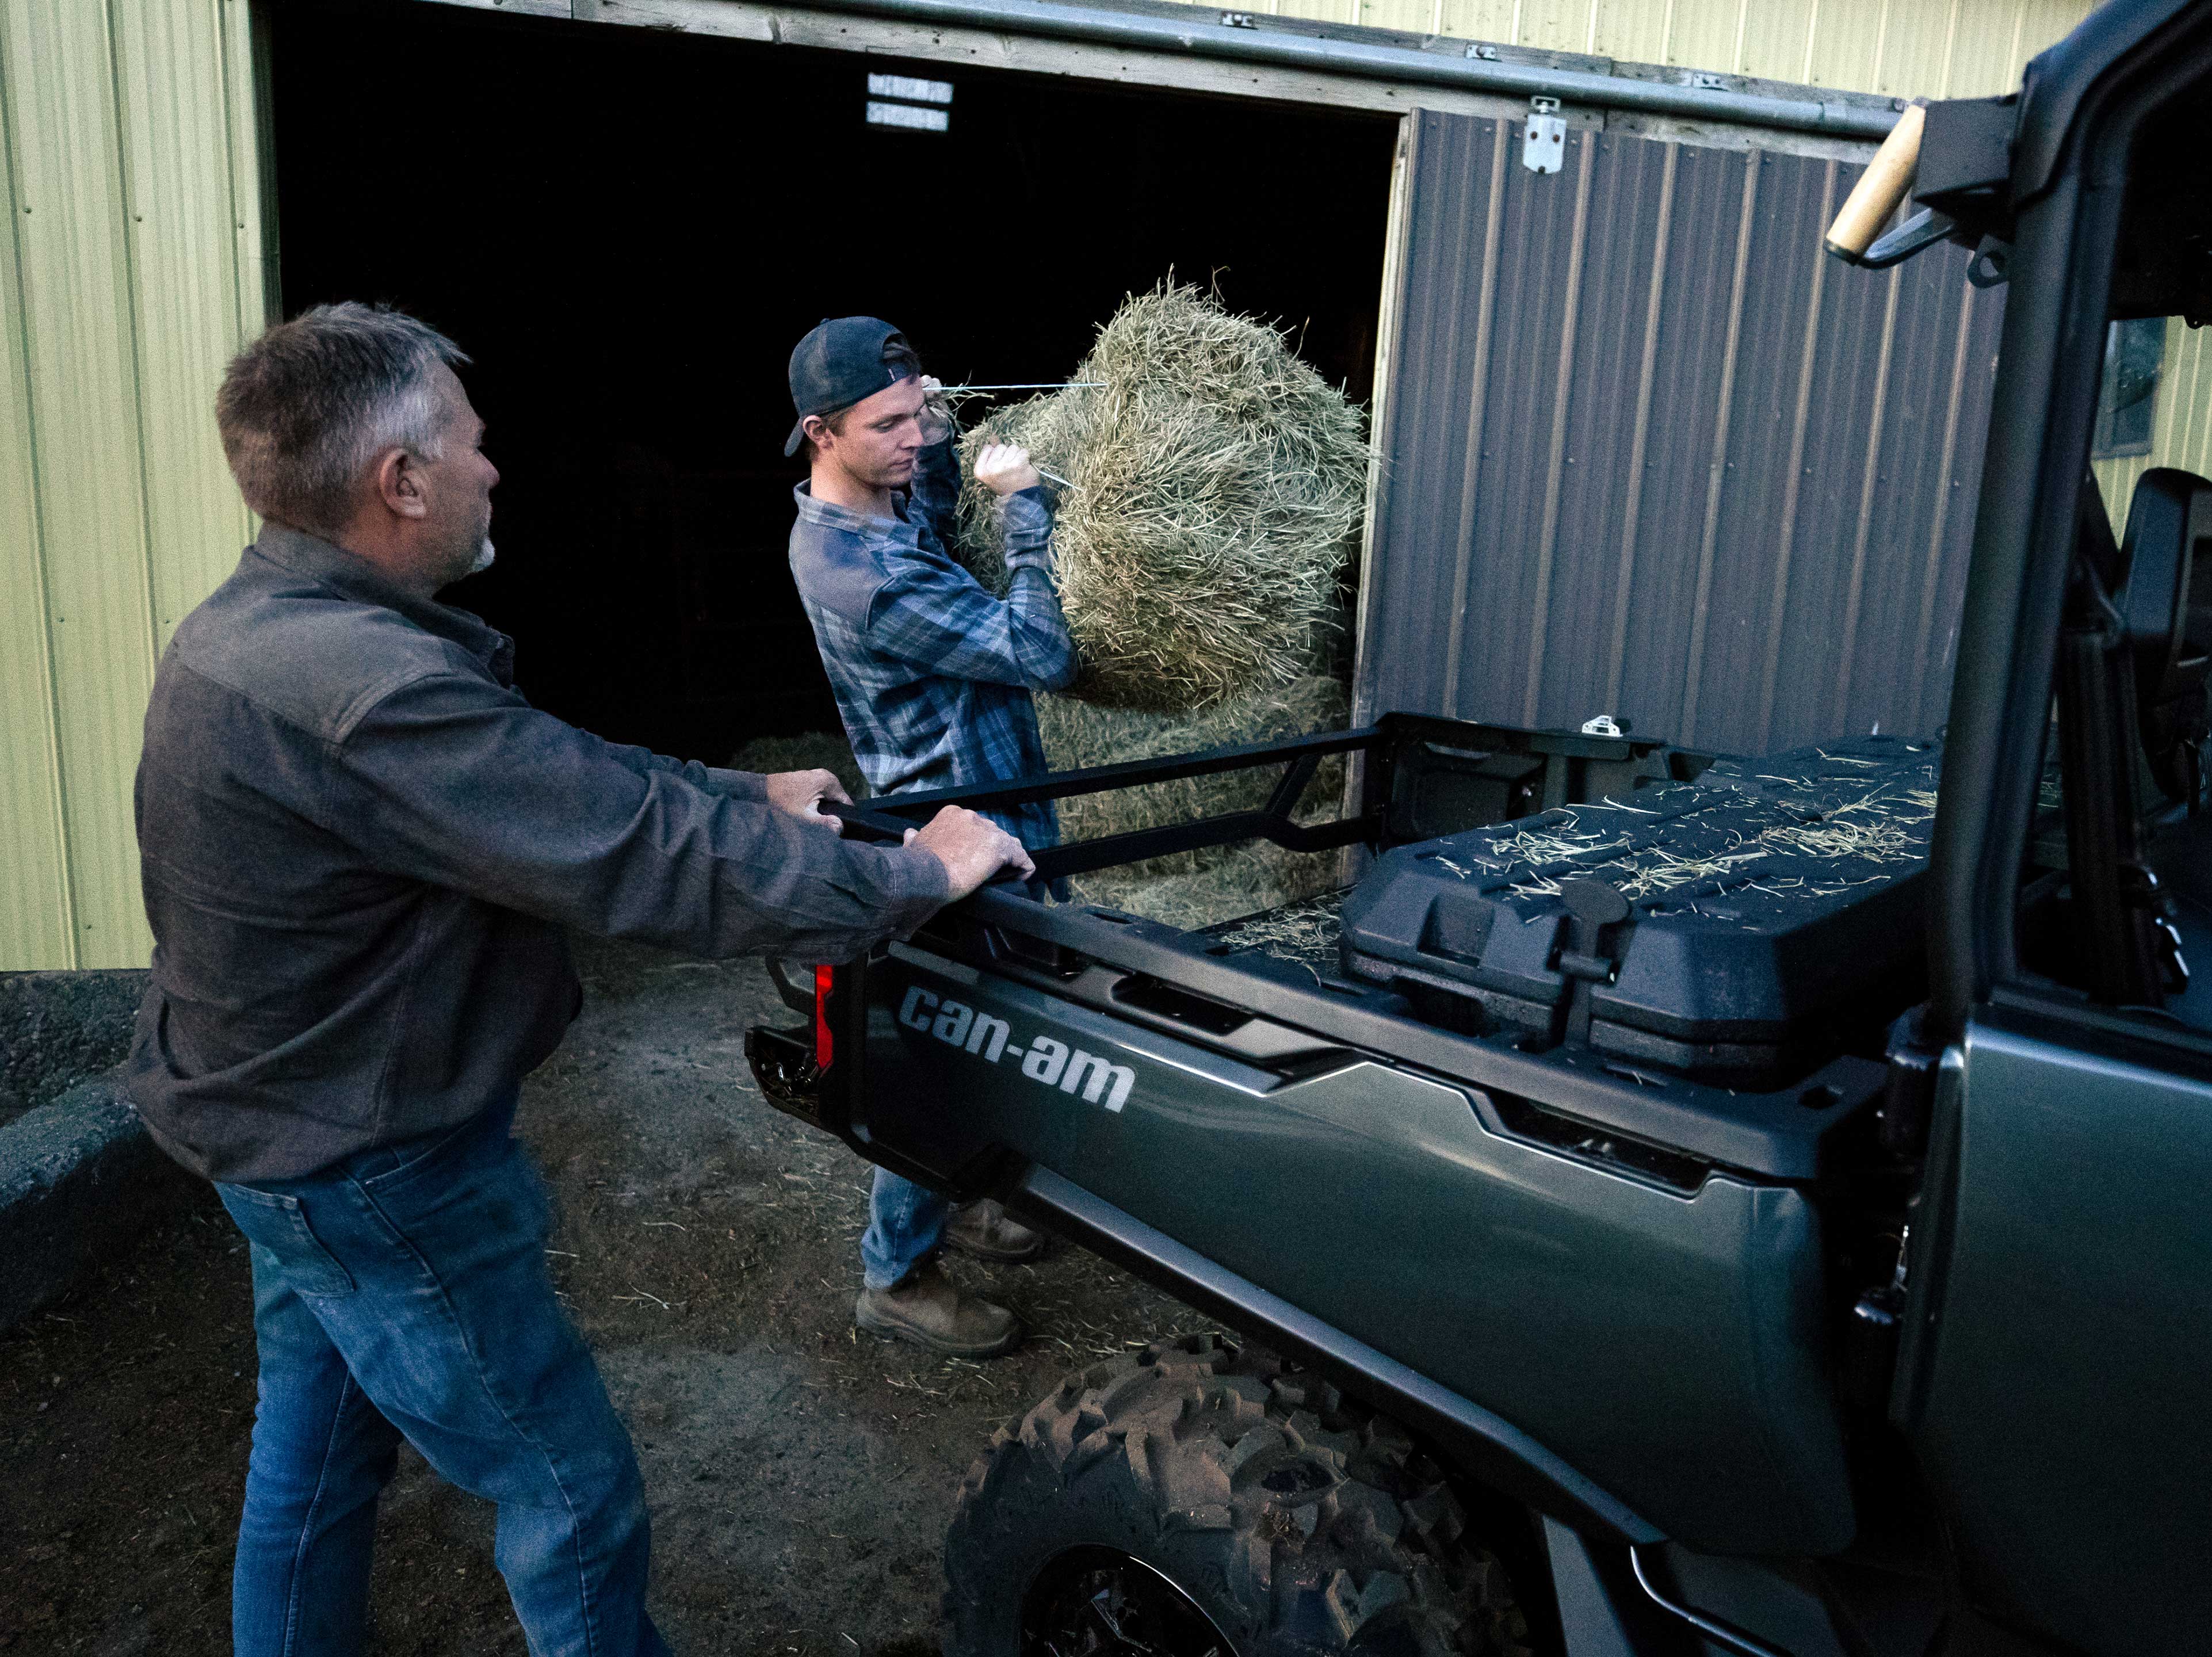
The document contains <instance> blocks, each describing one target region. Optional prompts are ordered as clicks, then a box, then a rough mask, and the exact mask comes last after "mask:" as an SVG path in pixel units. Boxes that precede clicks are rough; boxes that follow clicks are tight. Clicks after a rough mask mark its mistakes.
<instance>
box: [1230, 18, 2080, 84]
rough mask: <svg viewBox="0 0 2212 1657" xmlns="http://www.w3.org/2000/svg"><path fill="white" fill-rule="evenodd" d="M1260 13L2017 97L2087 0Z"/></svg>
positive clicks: (1774, 73) (1645, 60)
mask: <svg viewBox="0 0 2212 1657" xmlns="http://www.w3.org/2000/svg"><path fill="white" fill-rule="evenodd" d="M1255 9H1256V10H1263V11H1267V12H1273V13H1277V14H1280V15H1288V16H1293V17H1313V18H1321V19H1325V20H1327V21H1331V22H1338V23H1365V24H1368V25H1370V27H1376V28H1393V29H1408V30H1411V31H1413V33H1415V34H1449V35H1455V36H1461V37H1464V38H1466V39H1468V40H1490V41H1495V42H1497V43H1498V45H1501V46H1534V47H1537V48H1540V49H1541V50H1544V51H1549V52H1586V53H1589V54H1591V55H1593V56H1595V57H1601V58H1617V59H1619V60H1620V61H1621V62H1623V63H1636V64H1680V66H1682V67H1683V68H1685V69H1690V70H1708V71H1713V72H1717V73H1722V74H1732V75H1748V76H1758V77H1759V78H1761V79H1765V80H1773V81H1796V82H1802V83H1805V84H1807V85H1811V86H1832V87H1845V88H1850V89H1851V90H1853V91H1856V92H1886V93H1888V94H1891V95H1893V96H1895V97H1913V96H1924V97H1930V98H1967V97H1975V96H1978V95H1980V94H1985V93H1994V92H2008V91H2010V90H2011V89H2012V88H2014V87H2015V86H2018V85H2019V84H2020V71H2021V65H2022V64H2025V63H2026V62H2027V60H2028V59H2029V58H2032V57H2033V56H2034V55H2035V54H2036V53H2037V52H2040V51H2042V50H2043V48H2044V47H2045V46H2049V45H2050V44H2051V42H2052V41H2053V40H2057V39H2058V38H2059V37H2060V36H2061V35H2063V34H2065V33H2066V32H2067V31H2068V30H2069V29H2070V28H2072V27H2074V26H2075V24H2076V23H2078V22H2080V21H2081V20H2082V19H2083V18H2084V17H2086V16H2087V15H2089V13H2090V12H2091V10H2093V7H2092V6H2091V5H2090V4H2088V3H2087V0H1267V3H1265V4H1264V5H1261V6H1259V7H1256V8H1255Z"/></svg>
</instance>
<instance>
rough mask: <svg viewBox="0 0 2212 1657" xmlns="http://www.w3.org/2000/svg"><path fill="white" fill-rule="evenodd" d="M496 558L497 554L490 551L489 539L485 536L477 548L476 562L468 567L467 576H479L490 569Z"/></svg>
mask: <svg viewBox="0 0 2212 1657" xmlns="http://www.w3.org/2000/svg"><path fill="white" fill-rule="evenodd" d="M498 557H499V554H498V553H497V552H495V551H493V550H492V544H491V537H490V536H489V535H487V536H485V537H484V538H483V542H482V544H481V545H478V546H477V556H476V562H475V563H473V564H471V565H470V566H469V574H470V575H471V576H481V575H482V574H483V572H484V571H485V570H489V569H490V568H491V567H492V564H494V562H495V561H496V560H497V558H498Z"/></svg>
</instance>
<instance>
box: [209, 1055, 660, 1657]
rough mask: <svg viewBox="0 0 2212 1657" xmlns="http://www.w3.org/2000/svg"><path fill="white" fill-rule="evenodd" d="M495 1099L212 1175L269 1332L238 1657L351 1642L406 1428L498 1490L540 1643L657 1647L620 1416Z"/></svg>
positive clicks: (512, 1565) (630, 1458)
mask: <svg viewBox="0 0 2212 1657" xmlns="http://www.w3.org/2000/svg"><path fill="white" fill-rule="evenodd" d="M513 1114H514V1101H513V1098H512V1096H510V1097H509V1098H507V1100H503V1101H501V1103H500V1104H499V1105H497V1106H495V1107H493V1108H492V1109H490V1110H489V1111H487V1112H484V1114H483V1115H482V1116H479V1117H477V1118H475V1119H474V1120H473V1121H471V1122H470V1123H468V1124H465V1125H464V1126H462V1127H460V1128H458V1129H455V1130H453V1131H452V1132H451V1133H448V1134H445V1135H443V1136H435V1137H433V1138H430V1139H427V1140H419V1141H416V1142H412V1143H410V1144H408V1145H402V1146H396V1147H391V1148H380V1149H377V1150H373V1151H367V1152H364V1153H362V1154H360V1155H358V1156H356V1157H353V1158H350V1159H349V1160H348V1161H345V1162H343V1163H340V1164H339V1165H338V1166H337V1167H336V1168H335V1169H332V1170H331V1171H330V1172H328V1173H323V1174H319V1175H317V1176H316V1177H314V1178H313V1179H301V1180H293V1181H288V1182H285V1183H283V1184H276V1185H262V1186H249V1185H217V1186H216V1191H218V1192H219V1193H220V1194H221V1196H222V1204H223V1206H224V1207H225V1208H226V1209H228V1210H229V1211H230V1216H231V1218H232V1219H233V1220H234V1221H236V1222H237V1224H238V1228H239V1229H240V1231H242V1232H244V1233H245V1234H246V1240H247V1241H248V1242H250V1243H251V1244H252V1260H253V1331H254V1337H255V1341H256V1343H257V1344H258V1347H259V1349H260V1366H261V1374H260V1388H259V1401H258V1405H257V1407H256V1409H255V1410H254V1417H253V1453H252V1458H251V1459H250V1460H249V1462H248V1464H247V1470H246V1513H245V1517H244V1518H243V1520H241V1521H240V1525H239V1532H238V1563H237V1567H236V1570H235V1573H234V1581H233V1590H232V1601H231V1623H232V1636H233V1640H234V1649H235V1651H236V1653H237V1654H238V1657H280V1654H281V1657H325V1654H340V1653H355V1652H358V1651H360V1650H361V1649H362V1642H363V1639H364V1637H365V1634H366V1628H365V1623H366V1619H367V1608H368V1572H369V1555H370V1550H371V1545H372V1544H373V1542H374V1535H375V1529H376V1502H377V1497H378V1496H379V1494H380V1492H381V1491H382V1489H383V1488H384V1486H385V1484H386V1483H387V1482H388V1481H389V1480H390V1479H391V1477H392V1470H393V1468H394V1466H395V1465H396V1463H397V1459H398V1446H399V1441H400V1439H401V1438H402V1437H403V1436H404V1437H405V1438H406V1440H407V1441H408V1442H409V1443H410V1444H412V1445H414V1446H415V1447H416V1449H418V1450H420V1451H421V1452H422V1455H423V1458H424V1459H426V1460H428V1462H429V1464H430V1465H431V1466H433V1467H434V1468H435V1469H436V1470H437V1471H438V1472H439V1473H440V1474H441V1475H442V1476H443V1477H446V1478H447V1479H450V1480H451V1481H452V1482H453V1483H455V1484H458V1485H459V1486H460V1487H461V1488H462V1489H465V1490H469V1491H471V1492H473V1493H474V1494H476V1495H477V1496H483V1497H485V1498H487V1499H488V1500H489V1501H492V1502H496V1503H498V1504H499V1521H498V1530H497V1536H496V1540H495V1544H494V1549H493V1558H494V1560H495V1563H497V1565H498V1567H499V1569H500V1573H501V1575H503V1576H504V1577H506V1579H507V1593H508V1594H509V1596H510V1597H511V1598H512V1599H513V1602H514V1609H515V1613H516V1615H517V1616H518V1617H520V1618H521V1621H522V1627H523V1631H524V1633H525V1634H526V1636H528V1638H529V1642H530V1649H531V1652H532V1657H556V1654H558V1657H585V1654H589V1657H633V1654H637V1657H665V1654H666V1652H667V1649H668V1648H667V1647H666V1646H665V1644H663V1643H662V1642H661V1638H660V1636H659V1633H658V1632H657V1631H656V1630H654V1628H653V1623H652V1622H651V1620H650V1619H649V1618H648V1617H647V1616H646V1613H645V1603H644V1596H645V1578H646V1561H647V1551H648V1546H649V1544H648V1538H647V1523H646V1515H645V1493H644V1489H643V1486H642V1484H641V1482H640V1480H639V1478H638V1471H637V1460H636V1458H635V1455H634V1454H633V1453H632V1452H631V1449H630V1442H629V1434H628V1433H627V1432H626V1431H625V1430H624V1429H623V1424H622V1422H621V1420H620V1418H619V1417H617V1416H616V1414H615V1411H614V1406H613V1405H612V1404H610V1403H609V1402H608V1400H607V1394H606V1389H605V1386H602V1385H601V1384H600V1381H599V1370H598V1368H597V1367H596V1366H594V1365H593V1363H592V1355H591V1353H590V1351H589V1350H588V1349H586V1347H585V1345H584V1343H583V1341H582V1340H581V1338H580V1337H578V1335H577V1334H576V1331H574V1329H573V1328H572V1327H570V1325H569V1323H568V1318H567V1317H566V1316H565V1315H564V1314H563V1313H562V1310H561V1307H560V1304H559V1302H558V1301H556V1299H555V1297H554V1294H553V1286H552V1282H551V1281H550V1278H549V1277H548V1276H547V1275H546V1270H545V1255H544V1244H545V1238H546V1234H547V1233H548V1231H549V1229H550V1217H549V1215H548V1212H547V1209H546V1205H545V1196H544V1187H543V1186H542V1185H540V1184H539V1183H538V1176H537V1174H536V1173H535V1172H534V1171H533V1170H532V1168H531V1167H530V1165H529V1163H528V1162H527V1161H526V1160H525V1158H524V1157H523V1155H522V1154H521V1152H520V1148H518V1147H517V1146H516V1144H515V1143H514V1142H513V1140H512V1139H511V1138H509V1137H508V1135H507V1126H508V1124H509V1123H510V1122H511V1121H512V1120H513Z"/></svg>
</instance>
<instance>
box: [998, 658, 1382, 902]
mask: <svg viewBox="0 0 2212 1657" xmlns="http://www.w3.org/2000/svg"><path fill="white" fill-rule="evenodd" d="M1036 709H1037V734H1039V735H1040V736H1041V737H1042V738H1043V740H1044V753H1045V761H1046V763H1047V764H1048V765H1050V766H1051V767H1052V769H1053V770H1054V771H1074V770H1077V769H1085V770H1087V769H1089V768H1090V767H1091V766H1094V765H1116V764H1119V763H1120V762H1121V761H1123V760H1128V759H1158V758H1164V757H1165V756H1167V755H1170V754H1179V753H1196V752H1200V751H1202V750H1204V749H1207V748H1222V747H1228V746H1231V745H1233V744H1237V743H1244V742H1266V741H1269V740H1273V739H1275V738H1277V737H1285V736H1303V735H1304V734H1306V733H1308V732H1310V731H1328V730H1340V729H1341V728H1343V726H1344V722H1345V717H1346V713H1347V711H1348V710H1349V699H1348V698H1347V697H1346V694H1345V689H1344V686H1343V685H1341V684H1340V683H1339V682H1338V681H1337V680H1336V679H1332V678H1329V677H1328V676H1327V675H1325V674H1320V673H1309V674H1307V675H1305V676H1304V677H1303V678H1299V679H1293V680H1291V682H1290V683H1289V684H1288V685H1279V686H1278V687H1276V688H1274V689H1273V690H1269V691H1262V692H1261V694H1259V695H1257V696H1249V697H1242V698H1238V699H1237V700H1236V701H1234V702H1228V703H1222V704H1216V705H1215V706H1213V707H1211V708H1206V709H1204V710H1200V711H1199V712H1197V713H1192V714H1156V713H1144V712H1140V711H1137V710H1128V709H1116V708H1102V707H1099V706H1097V704H1093V703H1086V702H1079V701H1076V700H1075V699H1074V698H1072V697H1065V696H1040V697H1038V698H1037V699H1036ZM1281 775H1282V771H1281V768H1280V767H1279V766H1273V765H1270V766H1267V767H1265V768H1260V769H1255V770H1252V771H1231V772H1229V773H1227V774H1226V775H1224V776H1218V777H1185V778H1183V779H1182V780H1181V781H1179V782H1174V783H1151V784H1149V785H1147V786H1146V787H1144V788H1140V789H1115V790H1114V791H1113V792H1111V793H1110V794H1086V795H1073V796H1072V797H1070V798H1068V799H1066V800H1063V801H1060V836H1061V838H1063V839H1067V840H1095V839H1097V838H1100V837H1101V836H1103V835H1108V834H1120V833H1122V832H1126V831H1127V830H1130V829H1139V828H1153V827H1157V826H1158V825H1162V824H1165V823H1187V822H1189V821H1190V820H1192V819H1194V818H1198V817H1212V816H1218V815H1219V814H1220V813H1223V812H1226V811H1246V810H1252V809H1255V808H1257V807H1260V806H1262V805H1265V804H1266V803H1267V796H1268V795H1270V794H1271V793H1273V791H1274V787H1275V783H1277V781H1278V780H1279V778H1280V777H1281ZM1343 787H1344V766H1343V763H1342V762H1341V761H1340V760H1337V759H1330V760H1327V761H1324V762H1323V763H1322V765H1321V766H1320V767H1319V768H1318V769H1317V770H1316V772H1315V776H1314V780H1313V783H1312V784H1311V785H1310V787H1309V788H1308V789H1307V790H1306V795H1305V799H1304V801H1302V802H1301V804H1302V805H1303V806H1304V807H1305V808H1306V809H1307V810H1309V811H1311V810H1314V809H1318V808H1319V807H1321V806H1322V805H1325V804H1327V803H1328V802H1333V801H1334V800H1335V799H1336V798H1337V796H1338V795H1340V793H1341V792H1342V791H1343ZM1181 855H1182V856H1203V855H1204V854H1202V853H1185V854H1181ZM1158 861H1165V862H1172V861H1173V860H1172V859H1166V860H1158ZM1151 872H1152V873H1164V872H1170V871H1163V870H1153V871H1151Z"/></svg>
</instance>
